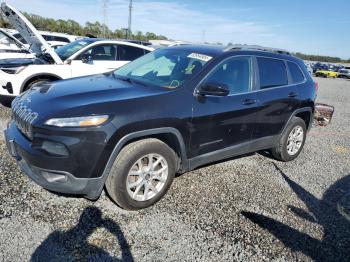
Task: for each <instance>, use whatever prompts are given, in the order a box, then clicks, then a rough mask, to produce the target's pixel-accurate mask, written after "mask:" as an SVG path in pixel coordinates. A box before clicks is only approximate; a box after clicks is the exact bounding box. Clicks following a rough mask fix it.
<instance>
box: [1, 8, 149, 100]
mask: <svg viewBox="0 0 350 262" xmlns="http://www.w3.org/2000/svg"><path fill="white" fill-rule="evenodd" d="M1 8H2V11H3V12H4V14H5V15H6V17H7V19H8V21H9V22H10V23H11V25H12V26H13V27H15V28H16V29H17V30H18V31H19V32H20V33H21V35H22V37H23V39H25V41H26V42H27V43H29V45H30V51H31V52H32V53H33V54H35V57H34V58H30V59H17V60H16V59H4V60H0V86H1V87H2V88H0V102H1V103H2V104H3V105H5V106H9V105H10V104H11V101H12V100H13V99H14V98H15V97H16V96H18V95H19V94H21V93H23V92H24V91H26V90H28V89H29V88H31V87H32V86H33V85H35V84H38V83H41V82H51V81H56V80H61V79H67V78H71V77H78V76H86V75H92V74H99V73H104V72H108V71H112V70H114V69H117V68H119V67H121V66H122V65H125V64H126V63H128V62H130V61H132V60H135V59H136V58H138V57H140V56H143V55H145V54H147V53H149V52H151V51H153V50H154V48H152V47H148V46H143V45H138V44H134V43H129V42H127V41H118V40H108V39H100V38H86V39H81V40H77V41H75V42H72V43H69V44H66V45H64V46H62V47H59V48H58V49H56V50H55V51H54V50H53V49H52V48H51V47H50V45H49V44H48V43H47V41H45V39H44V38H43V37H42V36H41V35H40V34H39V32H38V31H37V30H36V29H35V28H34V26H33V25H32V24H31V23H30V22H29V21H28V20H27V19H26V18H25V17H24V16H23V15H22V14H21V13H20V12H18V11H17V10H16V9H15V8H13V7H11V6H10V5H8V4H6V3H3V4H2V6H1Z"/></svg>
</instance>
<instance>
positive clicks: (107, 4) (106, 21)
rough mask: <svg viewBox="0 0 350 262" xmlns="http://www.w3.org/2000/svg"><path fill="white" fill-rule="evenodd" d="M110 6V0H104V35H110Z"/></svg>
mask: <svg viewBox="0 0 350 262" xmlns="http://www.w3.org/2000/svg"><path fill="white" fill-rule="evenodd" d="M108 6H109V0H102V13H103V25H102V26H103V28H102V30H103V37H108V35H107V34H108V32H107V27H108Z"/></svg>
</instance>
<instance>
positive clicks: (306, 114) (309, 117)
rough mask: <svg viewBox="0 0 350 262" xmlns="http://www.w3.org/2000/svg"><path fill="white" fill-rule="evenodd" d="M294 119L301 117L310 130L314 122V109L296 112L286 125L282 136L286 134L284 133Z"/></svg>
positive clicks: (309, 108)
mask: <svg viewBox="0 0 350 262" xmlns="http://www.w3.org/2000/svg"><path fill="white" fill-rule="evenodd" d="M294 117H300V118H301V119H303V120H304V122H305V124H306V128H307V129H308V130H310V128H311V127H312V121H313V109H312V108H311V107H303V108H299V109H297V110H295V111H294V112H293V114H292V115H291V116H290V117H289V119H288V121H287V123H286V124H285V125H284V127H283V129H282V132H281V135H282V134H283V133H284V131H285V130H286V128H287V127H288V125H289V123H290V122H291V121H292V119H293V118H294Z"/></svg>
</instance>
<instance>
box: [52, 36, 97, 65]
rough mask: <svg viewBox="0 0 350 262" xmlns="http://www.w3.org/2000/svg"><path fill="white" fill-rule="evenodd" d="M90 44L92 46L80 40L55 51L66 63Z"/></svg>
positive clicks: (88, 42)
mask: <svg viewBox="0 0 350 262" xmlns="http://www.w3.org/2000/svg"><path fill="white" fill-rule="evenodd" d="M89 44H91V42H90V41H86V40H78V41H75V42H72V43H70V44H67V45H64V46H61V47H59V48H57V49H55V52H56V53H57V54H58V56H59V57H60V58H61V60H62V61H64V60H66V59H68V58H69V57H71V56H72V55H74V54H75V53H76V52H78V51H80V50H81V49H83V48H84V47H86V46H88V45H89Z"/></svg>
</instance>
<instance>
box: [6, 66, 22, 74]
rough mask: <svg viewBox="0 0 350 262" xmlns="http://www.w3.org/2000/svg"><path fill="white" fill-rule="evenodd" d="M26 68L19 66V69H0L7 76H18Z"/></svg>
mask: <svg viewBox="0 0 350 262" xmlns="http://www.w3.org/2000/svg"><path fill="white" fill-rule="evenodd" d="M24 68H26V66H19V67H2V68H0V69H1V70H2V71H4V72H5V73H7V74H12V75H13V74H18V73H20V72H21V71H23V69H24Z"/></svg>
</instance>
